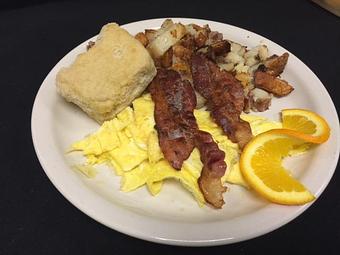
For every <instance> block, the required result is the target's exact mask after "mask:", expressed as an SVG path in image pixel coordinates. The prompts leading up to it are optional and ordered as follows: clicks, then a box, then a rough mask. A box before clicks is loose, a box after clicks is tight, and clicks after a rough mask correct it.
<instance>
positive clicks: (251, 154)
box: [240, 109, 330, 205]
mask: <svg viewBox="0 0 340 255" xmlns="http://www.w3.org/2000/svg"><path fill="white" fill-rule="evenodd" d="M282 120H283V127H284V128H283V129H273V130H269V131H267V132H264V133H262V134H259V135H257V136H256V137H254V138H253V139H252V140H251V141H250V142H249V143H248V144H247V145H246V147H245V148H244V150H243V152H242V154H241V157H240V169H241V172H242V175H243V177H244V178H245V180H246V181H247V183H248V184H249V186H250V187H252V188H253V189H254V190H255V191H256V192H257V193H259V194H260V195H261V196H263V197H264V198H266V199H268V200H269V201H271V202H274V203H279V204H286V205H301V204H305V203H308V202H310V201H312V200H314V199H315V197H314V195H313V194H312V193H311V192H309V191H308V190H307V188H306V187H305V186H304V185H303V184H301V183H300V182H299V181H297V180H296V179H294V178H293V177H292V176H291V175H290V174H289V171H287V170H286V169H285V168H284V167H283V166H282V160H283V158H285V157H287V156H288V155H289V152H290V151H291V150H294V149H296V148H298V147H299V146H301V145H303V144H305V143H317V144H320V143H323V142H325V141H326V140H327V139H328V137H329V134H330V128H329V126H328V124H327V122H326V121H325V120H324V119H323V118H322V117H321V116H319V115H317V114H316V113H313V112H311V111H307V110H302V109H287V110H283V111H282Z"/></svg>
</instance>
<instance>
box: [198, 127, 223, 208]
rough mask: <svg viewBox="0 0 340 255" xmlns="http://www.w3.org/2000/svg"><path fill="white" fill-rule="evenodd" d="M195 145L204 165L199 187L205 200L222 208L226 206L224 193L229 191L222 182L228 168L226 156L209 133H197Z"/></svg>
mask: <svg viewBox="0 0 340 255" xmlns="http://www.w3.org/2000/svg"><path fill="white" fill-rule="evenodd" d="M195 144H196V147H197V148H198V150H199V151H200V155H201V161H202V163H203V169H202V172H201V176H200V178H199V179H198V185H199V187H200V189H201V191H202V193H203V196H204V198H205V200H206V201H207V202H208V203H209V204H211V205H212V206H214V207H215V208H221V207H222V205H223V204H224V200H223V193H224V192H225V191H226V190H227V188H226V187H224V186H223V185H222V182H221V177H222V176H223V175H224V173H225V171H226V168H227V165H226V163H225V162H224V156H225V154H224V152H223V151H221V150H220V149H219V148H218V146H217V144H216V143H215V141H214V140H213V138H212V136H211V135H210V134H209V133H207V132H204V131H200V130H199V131H197V133H196V136H195Z"/></svg>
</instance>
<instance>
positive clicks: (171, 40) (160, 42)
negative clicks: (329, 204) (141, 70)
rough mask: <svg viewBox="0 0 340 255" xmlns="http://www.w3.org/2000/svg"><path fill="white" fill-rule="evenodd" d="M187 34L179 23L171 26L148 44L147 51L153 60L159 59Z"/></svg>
mask: <svg viewBox="0 0 340 255" xmlns="http://www.w3.org/2000/svg"><path fill="white" fill-rule="evenodd" d="M186 33H187V31H186V29H185V26H183V25H182V24H180V23H177V24H174V25H172V26H171V27H170V28H168V29H167V30H166V31H165V32H164V33H162V34H160V35H159V36H157V37H156V38H155V39H154V40H153V41H151V42H150V43H149V45H148V46H147V49H148V51H149V53H150V54H151V56H152V57H153V58H156V59H157V58H160V57H161V56H163V54H164V53H165V52H166V51H167V50H168V49H169V48H170V47H171V46H173V45H174V44H176V43H177V42H178V41H179V40H180V39H181V38H182V37H183V36H184V35H185V34H186Z"/></svg>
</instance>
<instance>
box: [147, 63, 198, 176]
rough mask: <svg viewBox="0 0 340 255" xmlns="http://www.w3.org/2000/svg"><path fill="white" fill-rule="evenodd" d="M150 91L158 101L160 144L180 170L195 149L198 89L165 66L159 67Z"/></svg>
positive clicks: (170, 161)
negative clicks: (196, 94)
mask: <svg viewBox="0 0 340 255" xmlns="http://www.w3.org/2000/svg"><path fill="white" fill-rule="evenodd" d="M150 92H151V96H152V99H153V101H154V102H155V121H156V128H157V131H158V136H159V143H160V147H161V149H162V152H163V154H164V157H165V158H166V159H167V160H168V162H169V163H170V164H171V165H172V167H173V168H175V169H178V170H179V169H181V167H182V164H183V161H184V160H186V159H187V158H188V157H189V156H190V153H191V152H192V150H193V149H194V139H193V132H192V130H193V129H195V128H197V124H196V120H195V117H194V115H193V110H194V109H195V106H196V96H195V93H194V91H193V89H192V87H191V85H190V83H189V82H188V81H182V80H181V77H180V75H179V73H177V72H176V71H173V70H165V69H158V71H157V76H156V77H155V79H154V80H153V82H152V83H151V85H150Z"/></svg>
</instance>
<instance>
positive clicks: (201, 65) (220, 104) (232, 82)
mask: <svg viewBox="0 0 340 255" xmlns="http://www.w3.org/2000/svg"><path fill="white" fill-rule="evenodd" d="M191 73H192V78H193V84H194V87H195V89H196V90H197V91H198V92H199V93H200V94H201V95H202V96H203V97H204V98H205V99H206V100H207V101H206V105H207V107H208V109H209V110H210V112H211V116H212V118H213V119H214V120H215V121H216V123H217V124H218V125H219V126H221V127H222V130H223V132H224V133H225V134H226V135H227V136H228V138H229V139H230V140H231V141H232V142H236V143H238V144H239V146H240V148H243V147H244V146H245V145H246V144H247V143H248V142H249V140H250V139H251V137H252V134H251V130H250V126H249V124H248V123H247V122H245V121H243V120H241V119H240V114H241V113H242V110H243V108H244V94H243V88H242V85H241V83H240V82H239V81H238V80H237V79H235V78H234V76H233V75H232V74H230V73H228V72H226V71H223V70H220V69H219V67H218V66H217V65H216V64H214V63H213V62H212V61H210V60H208V59H207V58H206V57H204V56H203V55H193V56H192V58H191Z"/></svg>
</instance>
